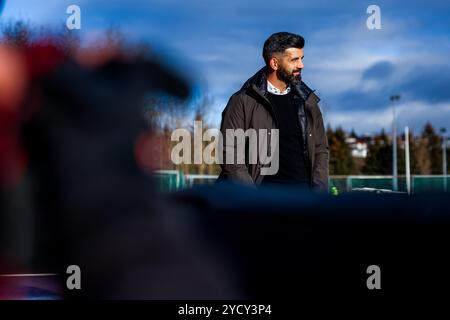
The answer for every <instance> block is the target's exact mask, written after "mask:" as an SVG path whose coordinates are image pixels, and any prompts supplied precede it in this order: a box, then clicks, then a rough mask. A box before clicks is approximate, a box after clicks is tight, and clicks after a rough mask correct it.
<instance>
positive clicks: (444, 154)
mask: <svg viewBox="0 0 450 320" xmlns="http://www.w3.org/2000/svg"><path fill="white" fill-rule="evenodd" d="M446 131H447V130H446V129H445V128H441V133H442V174H443V175H444V192H447V138H446V137H445V132H446Z"/></svg>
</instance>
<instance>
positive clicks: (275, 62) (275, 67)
mask: <svg viewBox="0 0 450 320" xmlns="http://www.w3.org/2000/svg"><path fill="white" fill-rule="evenodd" d="M269 65H270V68H272V70H278V67H279V64H278V59H277V58H276V57H272V58H270V60H269Z"/></svg>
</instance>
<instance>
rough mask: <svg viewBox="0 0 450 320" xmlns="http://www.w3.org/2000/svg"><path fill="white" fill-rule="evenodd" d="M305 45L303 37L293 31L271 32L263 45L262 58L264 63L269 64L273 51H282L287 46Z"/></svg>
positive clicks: (300, 46)
mask: <svg viewBox="0 0 450 320" xmlns="http://www.w3.org/2000/svg"><path fill="white" fill-rule="evenodd" d="M304 45H305V39H304V38H303V37H302V36H300V35H298V34H294V33H289V32H277V33H274V34H272V35H271V36H270V37H269V38H268V39H267V40H266V41H265V42H264V47H263V58H264V61H265V62H266V65H269V61H270V58H272V56H273V55H274V54H275V53H284V50H286V49H288V48H298V49H302V48H303V46H304Z"/></svg>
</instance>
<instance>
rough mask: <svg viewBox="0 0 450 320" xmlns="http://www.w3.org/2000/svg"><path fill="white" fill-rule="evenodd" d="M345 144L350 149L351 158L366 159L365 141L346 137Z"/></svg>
mask: <svg viewBox="0 0 450 320" xmlns="http://www.w3.org/2000/svg"><path fill="white" fill-rule="evenodd" d="M345 142H346V143H347V144H348V146H349V147H350V150H351V152H352V157H354V158H363V159H365V158H367V141H366V139H360V138H354V137H348V138H346V139H345Z"/></svg>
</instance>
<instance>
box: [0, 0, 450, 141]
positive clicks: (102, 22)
mask: <svg viewBox="0 0 450 320" xmlns="http://www.w3.org/2000/svg"><path fill="white" fill-rule="evenodd" d="M44 3H45V5H44ZM71 4H77V5H79V6H80V8H81V21H82V22H81V23H82V29H81V30H80V31H76V32H79V33H80V34H81V35H82V37H84V38H86V39H89V38H95V36H96V35H98V34H99V33H101V32H102V30H105V29H107V28H111V27H118V28H120V29H121V30H122V32H124V33H125V34H126V35H127V36H128V37H130V38H131V39H135V40H143V41H146V42H148V43H150V44H151V45H153V46H154V47H156V48H157V49H158V50H160V52H163V53H165V54H166V55H167V56H169V58H168V59H167V62H168V63H170V64H173V65H174V66H175V69H176V70H177V71H178V72H181V73H190V74H193V75H194V76H195V79H196V80H195V81H196V85H197V86H198V87H199V88H201V90H202V92H207V93H208V95H209V96H210V97H211V99H212V105H211V108H210V110H209V111H210V113H209V118H208V119H209V120H210V122H212V124H213V125H216V126H218V125H219V123H220V113H221V111H222V109H223V108H224V106H225V104H226V102H227V100H228V98H229V96H230V95H231V94H232V93H234V92H235V91H237V90H238V89H239V88H240V86H241V85H242V84H243V82H244V81H245V80H246V79H248V78H249V77H250V76H251V75H253V74H254V73H255V72H256V71H257V70H258V69H259V68H260V67H261V66H262V65H263V60H262V57H261V48H262V45H263V43H264V40H265V39H266V38H267V37H268V36H269V35H270V34H272V33H274V32H278V31H289V32H294V33H298V34H301V35H303V36H304V37H305V39H306V45H305V59H304V63H305V69H304V72H303V79H304V81H305V82H306V83H307V84H308V85H309V86H310V87H311V88H313V89H315V90H317V93H318V95H319V96H320V97H321V99H322V100H321V108H322V111H323V113H324V118H325V122H326V123H327V124H328V123H329V124H330V125H331V126H332V127H336V126H343V127H344V128H345V129H348V130H350V129H352V128H353V129H355V130H356V132H358V133H368V134H370V133H373V132H378V131H379V130H380V129H381V128H385V129H387V131H390V128H391V121H392V103H391V102H390V101H389V97H390V95H392V94H399V95H400V96H401V99H400V101H399V102H398V103H397V107H396V109H397V114H398V123H399V126H400V127H404V126H405V125H408V126H410V127H411V128H412V129H413V130H414V131H415V132H416V133H418V132H419V131H420V130H421V129H422V127H423V125H424V124H425V122H426V121H430V122H431V123H432V124H433V125H434V126H435V127H437V128H440V127H446V128H447V131H450V3H449V2H448V1H436V0H427V1H417V0H413V1H392V0H389V1H388V0H386V1H379V0H374V1H365V0H355V1H324V0H284V1H275V0H272V1H266V0H226V1H224V0H180V1H171V0H127V1H125V0H109V1H100V0H89V1H88V0H79V1H76V0H71V1H65V0H46V1H44V2H42V1H29V0H10V1H6V4H5V7H4V9H3V13H2V15H1V16H0V19H1V21H3V22H5V21H9V20H11V19H25V20H27V21H29V22H31V23H32V24H36V25H58V24H59V25H60V24H61V23H62V22H65V20H66V18H67V17H68V14H67V13H66V9H67V7H68V6H69V5H71ZM371 4H375V5H378V6H379V7H380V9H381V29H379V30H377V29H375V30H369V29H368V28H367V26H366V20H367V18H368V17H369V14H368V13H367V12H366V10H367V7H368V6H369V5H371Z"/></svg>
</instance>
